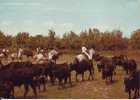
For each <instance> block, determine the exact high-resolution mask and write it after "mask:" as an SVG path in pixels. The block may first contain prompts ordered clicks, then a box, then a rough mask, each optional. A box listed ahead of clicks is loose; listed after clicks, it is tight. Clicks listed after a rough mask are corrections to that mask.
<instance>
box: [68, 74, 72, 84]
mask: <svg viewBox="0 0 140 100" xmlns="http://www.w3.org/2000/svg"><path fill="white" fill-rule="evenodd" d="M69 84H70V85H71V86H72V81H71V74H70V75H69Z"/></svg>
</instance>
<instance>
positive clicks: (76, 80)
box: [76, 72, 78, 82]
mask: <svg viewBox="0 0 140 100" xmlns="http://www.w3.org/2000/svg"><path fill="white" fill-rule="evenodd" d="M76 82H78V73H77V72H76Z"/></svg>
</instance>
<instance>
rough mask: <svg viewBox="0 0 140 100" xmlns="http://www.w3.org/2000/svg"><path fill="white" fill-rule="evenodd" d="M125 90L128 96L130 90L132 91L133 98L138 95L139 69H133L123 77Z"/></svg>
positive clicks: (139, 87)
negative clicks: (128, 74)
mask: <svg viewBox="0 0 140 100" xmlns="http://www.w3.org/2000/svg"><path fill="white" fill-rule="evenodd" d="M124 85H125V92H128V94H129V98H130V99H131V98H132V94H131V93H132V91H134V95H133V98H134V99H135V98H139V96H140V70H135V71H134V72H133V73H131V75H130V76H127V77H125V78H124Z"/></svg>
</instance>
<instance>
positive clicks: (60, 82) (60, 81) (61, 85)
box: [58, 78, 63, 89]
mask: <svg viewBox="0 0 140 100" xmlns="http://www.w3.org/2000/svg"><path fill="white" fill-rule="evenodd" d="M61 87H62V88H63V84H62V78H59V84H58V89H60V88H61Z"/></svg>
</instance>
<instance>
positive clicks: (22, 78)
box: [0, 62, 40, 98]
mask: <svg viewBox="0 0 140 100" xmlns="http://www.w3.org/2000/svg"><path fill="white" fill-rule="evenodd" d="M39 73H40V72H39V69H37V68H34V67H33V64H32V63H30V62H12V63H10V64H8V65H5V66H2V67H1V69H0V83H1V84H7V85H8V86H10V90H9V91H10V92H7V93H11V94H7V96H6V98H9V97H10V95H12V96H14V87H15V86H21V85H22V84H23V85H24V88H25V92H24V97H25V96H26V95H27V93H28V91H29V86H31V88H32V89H33V92H34V95H35V96H37V91H36V85H37V82H36V80H35V79H34V77H36V76H38V75H39ZM8 83H10V84H8ZM3 87H4V86H3ZM5 91H6V90H5Z"/></svg>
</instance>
